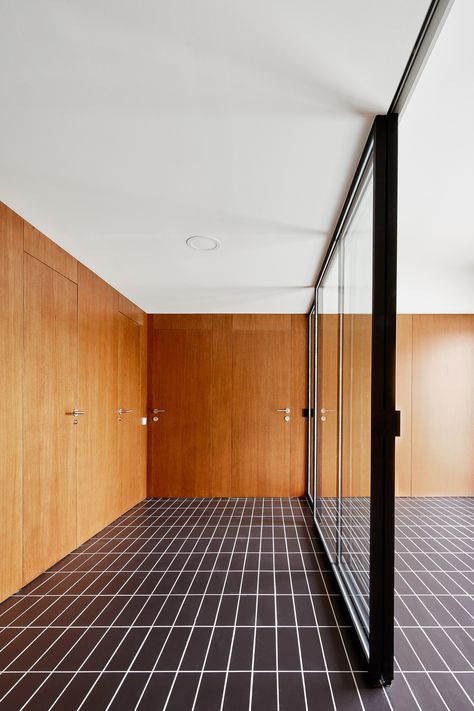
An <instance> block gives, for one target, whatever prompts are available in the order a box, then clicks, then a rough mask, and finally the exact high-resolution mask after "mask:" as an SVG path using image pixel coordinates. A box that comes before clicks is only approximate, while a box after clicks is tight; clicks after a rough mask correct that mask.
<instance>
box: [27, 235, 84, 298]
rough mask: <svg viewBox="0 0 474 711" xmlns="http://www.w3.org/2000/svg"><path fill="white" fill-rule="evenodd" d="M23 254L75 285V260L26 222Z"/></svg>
mask: <svg viewBox="0 0 474 711" xmlns="http://www.w3.org/2000/svg"><path fill="white" fill-rule="evenodd" d="M24 248H25V252H28V254H31V256H32V257H36V259H39V260H40V262H43V263H44V264H47V265H48V267H51V269H54V270H55V271H57V272H59V273H60V274H62V275H63V276H65V277H67V278H68V279H70V280H71V281H73V282H75V283H76V284H77V260H76V259H74V257H72V256H71V255H70V254H68V252H65V251H64V249H62V248H61V247H59V246H58V245H57V244H56V243H55V242H53V241H52V240H50V239H49V238H48V237H46V236H45V235H44V234H42V233H41V232H40V231H39V230H37V229H36V227H33V225H30V224H29V223H28V222H25V223H24Z"/></svg>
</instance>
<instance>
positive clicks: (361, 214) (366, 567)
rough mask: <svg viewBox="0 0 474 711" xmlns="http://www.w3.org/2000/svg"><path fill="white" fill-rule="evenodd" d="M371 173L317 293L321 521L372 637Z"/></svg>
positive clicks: (318, 513)
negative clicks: (370, 615)
mask: <svg viewBox="0 0 474 711" xmlns="http://www.w3.org/2000/svg"><path fill="white" fill-rule="evenodd" d="M372 212H373V185H372V167H371V165H369V167H368V168H367V170H366V174H365V175H364V178H363V180H362V181H361V185H360V189H359V192H358V195H357V198H356V200H355V203H354V206H353V209H352V213H351V217H350V219H349V220H348V221H347V224H346V225H345V228H344V232H343V234H342V235H341V238H340V239H339V240H338V242H337V245H336V247H335V249H334V252H333V254H332V257H331V261H330V262H329V264H328V267H327V269H326V271H325V273H324V276H323V278H322V280H321V283H320V284H319V287H318V289H317V294H316V315H317V323H316V329H317V331H316V335H317V338H316V343H317V349H316V360H317V375H316V377H317V383H316V384H317V402H316V418H317V437H316V496H315V501H314V511H315V519H316V521H317V523H318V526H319V529H320V532H321V535H322V537H323V539H324V542H325V544H326V549H327V552H328V554H329V556H330V558H331V561H332V562H333V564H334V566H335V568H336V570H337V571H338V572H339V573H340V575H341V577H342V578H343V581H344V587H345V589H346V591H347V593H348V595H349V597H350V598H351V600H352V602H353V604H354V607H355V608H356V610H357V613H358V618H359V621H360V623H361V625H362V627H363V628H364V629H365V631H366V633H367V634H368V632H369V579H370V537H369V533H370V530H369V529H370V473H371V469H370V447H371V412H370V408H371V362H372V246H373V224H372V221H373V216H372Z"/></svg>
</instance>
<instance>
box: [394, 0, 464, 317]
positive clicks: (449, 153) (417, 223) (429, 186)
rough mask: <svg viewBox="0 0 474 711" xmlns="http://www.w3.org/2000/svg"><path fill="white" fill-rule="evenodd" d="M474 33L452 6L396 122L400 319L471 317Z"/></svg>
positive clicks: (458, 5) (458, 6)
mask: <svg viewBox="0 0 474 711" xmlns="http://www.w3.org/2000/svg"><path fill="white" fill-rule="evenodd" d="M473 28H474V3H473V2H472V0H455V3H454V5H453V7H452V9H451V11H450V14H449V15H448V18H447V20H446V23H445V25H444V27H443V29H442V31H441V33H440V35H439V37H438V41H437V42H436V44H435V46H434V48H433V51H432V53H431V55H430V57H429V60H428V62H427V64H426V66H425V69H424V71H423V73H422V75H421V77H420V80H419V83H418V84H417V86H416V88H415V91H414V93H413V95H412V97H411V99H410V102H409V104H408V105H407V108H406V111H405V113H404V114H403V116H402V119H401V121H400V134H399V150H400V156H399V225H398V245H399V246H398V251H399V261H398V274H399V279H398V310H399V311H400V312H401V313H404V312H405V313H474V210H473V196H474V178H473V171H474V134H473V122H474V118H473V117H474V42H473V41H472V30H473Z"/></svg>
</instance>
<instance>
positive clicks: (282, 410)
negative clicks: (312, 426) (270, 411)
mask: <svg viewBox="0 0 474 711" xmlns="http://www.w3.org/2000/svg"><path fill="white" fill-rule="evenodd" d="M275 412H284V413H286V414H287V415H288V414H289V413H290V412H291V410H290V408H289V407H283V408H282V409H281V410H275Z"/></svg>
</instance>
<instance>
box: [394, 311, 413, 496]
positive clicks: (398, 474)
mask: <svg viewBox="0 0 474 711" xmlns="http://www.w3.org/2000/svg"><path fill="white" fill-rule="evenodd" d="M396 363H397V385H396V408H397V410H400V413H401V430H400V437H397V438H396V439H395V495H396V496H411V495H412V491H411V443H412V436H411V424H412V416H411V409H412V365H413V316H412V315H411V314H400V315H398V316H397V360H396Z"/></svg>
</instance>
